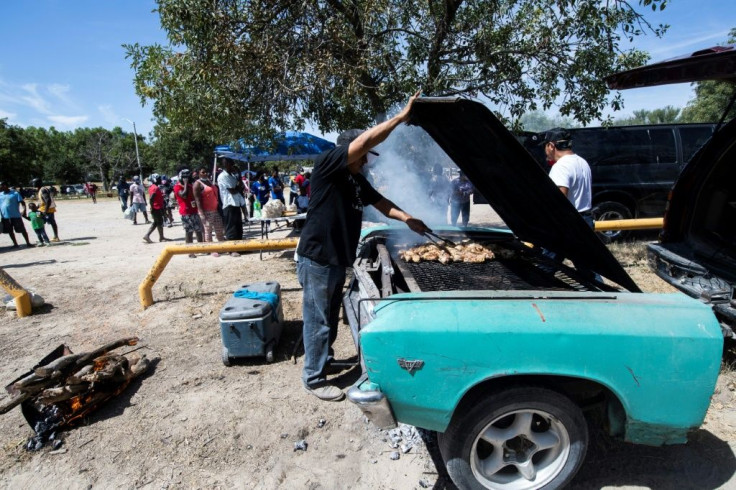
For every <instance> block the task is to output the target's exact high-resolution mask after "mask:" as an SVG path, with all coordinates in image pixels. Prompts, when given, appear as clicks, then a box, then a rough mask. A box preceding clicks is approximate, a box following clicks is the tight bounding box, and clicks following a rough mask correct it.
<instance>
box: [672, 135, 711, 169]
mask: <svg viewBox="0 0 736 490" xmlns="http://www.w3.org/2000/svg"><path fill="white" fill-rule="evenodd" d="M711 136H713V127H692V128H680V139H681V140H682V158H683V159H684V162H689V161H690V159H691V158H692V157H693V155H695V152H696V151H698V150H699V149H700V147H701V146H703V145H704V144H705V143H706V142H707V141H708V140H709V139H710V137H711Z"/></svg>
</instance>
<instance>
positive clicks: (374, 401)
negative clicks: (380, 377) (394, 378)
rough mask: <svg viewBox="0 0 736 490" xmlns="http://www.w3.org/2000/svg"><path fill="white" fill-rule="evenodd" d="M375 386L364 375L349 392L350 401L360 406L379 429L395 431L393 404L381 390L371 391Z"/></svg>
mask: <svg viewBox="0 0 736 490" xmlns="http://www.w3.org/2000/svg"><path fill="white" fill-rule="evenodd" d="M375 386H376V385H374V384H373V383H371V382H370V381H368V377H367V376H365V375H363V376H362V377H361V378H360V379H359V380H358V381H357V382H356V383H355V384H354V385H353V386H351V387H350V389H349V390H348V400H350V401H351V402H353V403H355V404H356V405H358V408H360V410H361V411H362V412H363V414H364V415H365V416H366V417H367V418H368V420H370V421H371V422H373V424H375V425H376V426H377V427H378V428H380V429H393V428H394V427H396V418H395V417H394V414H393V411H392V410H391V404H390V403H389V402H388V399H387V398H386V395H384V394H383V393H381V391H380V390H378V389H371V388H372V387H375ZM361 388H362V389H361Z"/></svg>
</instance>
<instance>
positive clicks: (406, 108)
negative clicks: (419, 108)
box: [396, 90, 422, 122]
mask: <svg viewBox="0 0 736 490" xmlns="http://www.w3.org/2000/svg"><path fill="white" fill-rule="evenodd" d="M421 92H422V91H421V90H417V93H415V94H414V95H412V96H411V97H409V102H407V103H406V106H404V108H403V109H402V110H401V112H399V113H398V114H397V115H396V117H398V118H399V120H400V121H401V122H406V121H407V120H408V119H409V113H410V112H411V106H413V105H414V101H415V100H416V99H417V97H419V94H420V93H421Z"/></svg>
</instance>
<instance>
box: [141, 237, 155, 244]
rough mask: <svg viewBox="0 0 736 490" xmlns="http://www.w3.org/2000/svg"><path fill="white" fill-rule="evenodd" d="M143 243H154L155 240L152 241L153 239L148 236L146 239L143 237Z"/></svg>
mask: <svg viewBox="0 0 736 490" xmlns="http://www.w3.org/2000/svg"><path fill="white" fill-rule="evenodd" d="M143 243H153V240H151V239H150V238H148V237H147V236H144V237H143Z"/></svg>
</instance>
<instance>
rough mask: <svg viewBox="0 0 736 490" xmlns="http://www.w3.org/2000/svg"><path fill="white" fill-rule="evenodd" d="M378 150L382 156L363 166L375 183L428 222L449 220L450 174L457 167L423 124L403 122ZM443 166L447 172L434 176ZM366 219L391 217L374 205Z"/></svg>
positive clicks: (455, 172) (384, 219)
mask: <svg viewBox="0 0 736 490" xmlns="http://www.w3.org/2000/svg"><path fill="white" fill-rule="evenodd" d="M375 150H376V151H377V152H379V153H380V156H378V157H376V158H375V160H374V161H372V162H371V163H369V164H368V165H366V166H365V167H364V169H363V173H364V174H365V176H366V177H367V178H368V180H369V181H371V183H372V184H373V186H374V187H375V188H376V189H377V190H378V191H379V192H380V193H381V194H383V196H384V197H386V198H387V199H390V200H391V201H393V202H394V203H395V204H396V205H397V206H399V207H400V208H401V209H403V210H404V211H406V212H407V213H409V214H411V215H412V216H414V217H416V218H419V219H421V220H423V221H424V222H425V223H427V225H428V226H430V227H431V226H433V225H445V224H447V214H448V206H449V204H448V200H447V199H448V198H449V193H450V178H449V176H450V173H451V172H453V173H454V174H457V167H456V165H455V164H454V163H453V162H452V160H451V159H450V157H448V156H447V154H446V153H445V152H444V151H443V150H442V149H441V148H440V147H439V146H438V145H437V143H435V141H434V140H433V139H432V138H431V137H430V136H429V135H428V134H427V133H426V132H425V131H424V130H423V129H422V128H420V127H417V126H405V125H402V126H399V127H398V128H396V130H394V132H393V133H391V135H390V136H389V137H388V138H387V139H386V140H385V141H384V142H383V143H381V144H380V145H378V146H377V147H376V148H375ZM440 168H441V169H442V172H443V175H442V176H439V175H435V176H433V174H432V172H433V171H435V172H438V171H439V170H440ZM442 179H444V180H442ZM443 194H444V195H443ZM363 219H364V220H365V221H370V222H386V221H387V219H386V218H385V217H384V216H383V215H381V214H380V213H379V212H378V211H376V210H375V209H374V208H372V207H369V208H366V210H365V212H364V215H363ZM388 221H390V220H388Z"/></svg>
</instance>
